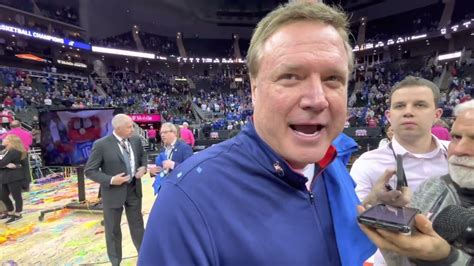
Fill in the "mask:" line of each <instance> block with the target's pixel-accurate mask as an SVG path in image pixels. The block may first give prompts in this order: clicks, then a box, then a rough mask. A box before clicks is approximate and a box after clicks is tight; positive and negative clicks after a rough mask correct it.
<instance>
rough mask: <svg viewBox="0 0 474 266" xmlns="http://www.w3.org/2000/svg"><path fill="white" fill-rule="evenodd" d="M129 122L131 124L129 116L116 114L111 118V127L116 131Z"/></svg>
mask: <svg viewBox="0 0 474 266" xmlns="http://www.w3.org/2000/svg"><path fill="white" fill-rule="evenodd" d="M129 122H133V121H132V118H131V117H130V116H128V115H126V114H118V115H116V116H114V118H112V127H113V128H114V129H117V128H118V127H121V126H124V125H126V124H127V123H129Z"/></svg>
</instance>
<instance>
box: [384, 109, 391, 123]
mask: <svg viewBox="0 0 474 266" xmlns="http://www.w3.org/2000/svg"><path fill="white" fill-rule="evenodd" d="M385 118H387V120H388V122H390V123H392V121H390V110H386V111H385Z"/></svg>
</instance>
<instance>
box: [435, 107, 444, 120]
mask: <svg viewBox="0 0 474 266" xmlns="http://www.w3.org/2000/svg"><path fill="white" fill-rule="evenodd" d="M441 116H443V109H441V108H436V111H435V118H436V119H440V118H441Z"/></svg>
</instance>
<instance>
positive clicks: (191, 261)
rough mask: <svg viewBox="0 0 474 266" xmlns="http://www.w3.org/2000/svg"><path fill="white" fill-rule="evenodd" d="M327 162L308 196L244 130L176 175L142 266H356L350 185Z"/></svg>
mask: <svg viewBox="0 0 474 266" xmlns="http://www.w3.org/2000/svg"><path fill="white" fill-rule="evenodd" d="M330 150H331V151H332V152H333V155H332V156H331V155H330V154H329V153H330V152H329V151H328V154H329V156H325V159H323V161H326V162H325V163H323V164H324V165H322V166H321V162H320V163H319V167H318V164H316V166H317V167H316V171H317V173H319V174H318V175H317V176H316V177H315V181H314V182H313V183H314V184H313V186H312V191H311V192H309V191H308V190H307V189H306V187H305V182H306V181H307V179H306V178H305V177H304V176H302V175H301V174H299V173H297V172H295V171H294V170H292V169H291V168H290V167H289V166H288V164H287V163H286V162H285V161H284V160H283V159H282V158H281V157H280V156H279V155H277V154H276V153H275V152H274V151H273V150H272V149H271V148H270V147H269V146H268V145H267V144H266V143H264V142H263V141H262V140H261V139H260V137H259V136H258V135H257V133H256V131H255V128H254V127H253V124H252V123H249V124H248V125H247V126H246V127H245V128H244V129H243V130H242V132H241V133H240V134H239V135H237V136H236V137H235V138H232V139H230V140H228V141H225V142H223V143H221V144H218V145H215V146H213V147H211V148H208V149H206V150H204V151H202V152H200V153H198V154H196V155H194V156H192V157H190V158H189V159H188V160H186V162H184V163H183V164H181V165H179V166H178V167H177V168H176V169H175V170H174V171H173V172H172V173H171V174H170V176H169V178H167V179H166V181H164V183H163V186H162V188H161V190H160V193H159V195H158V198H157V200H156V202H155V204H154V206H153V208H152V210H151V213H150V216H149V219H148V222H147V226H146V231H145V236H144V239H143V243H142V245H141V249H140V254H139V259H138V264H139V265H362V264H363V262H364V261H365V260H366V259H367V258H368V257H370V255H371V254H373V253H374V252H375V246H374V245H373V244H372V243H371V242H370V240H369V239H368V238H367V237H366V236H365V235H364V233H363V232H362V231H361V230H360V229H359V227H358V225H357V220H356V216H357V211H356V205H357V204H359V200H358V198H357V196H356V194H355V192H354V186H355V184H354V182H353V180H352V178H351V177H350V176H349V174H348V172H347V170H346V168H345V166H344V164H343V163H342V162H341V161H340V159H338V158H336V157H335V150H334V148H333V147H331V148H330Z"/></svg>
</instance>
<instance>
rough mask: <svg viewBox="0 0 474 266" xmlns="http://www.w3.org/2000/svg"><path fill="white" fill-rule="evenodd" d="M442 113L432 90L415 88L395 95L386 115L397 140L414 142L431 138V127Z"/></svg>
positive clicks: (403, 89) (399, 91)
mask: <svg viewBox="0 0 474 266" xmlns="http://www.w3.org/2000/svg"><path fill="white" fill-rule="evenodd" d="M442 113H443V111H442V110H441V109H440V108H436V106H435V102H434V96H433V92H432V91H431V89H430V88H428V87H424V86H413V87H406V88H400V89H399V90H397V91H395V92H394V93H393V95H392V99H391V105H390V110H388V111H387V112H386V115H387V118H388V120H389V121H390V125H392V128H393V132H394V135H395V136H396V138H397V140H405V141H414V140H418V139H421V138H423V137H426V136H431V126H432V125H433V123H434V121H435V120H436V119H438V118H440V117H441V115H442Z"/></svg>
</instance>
